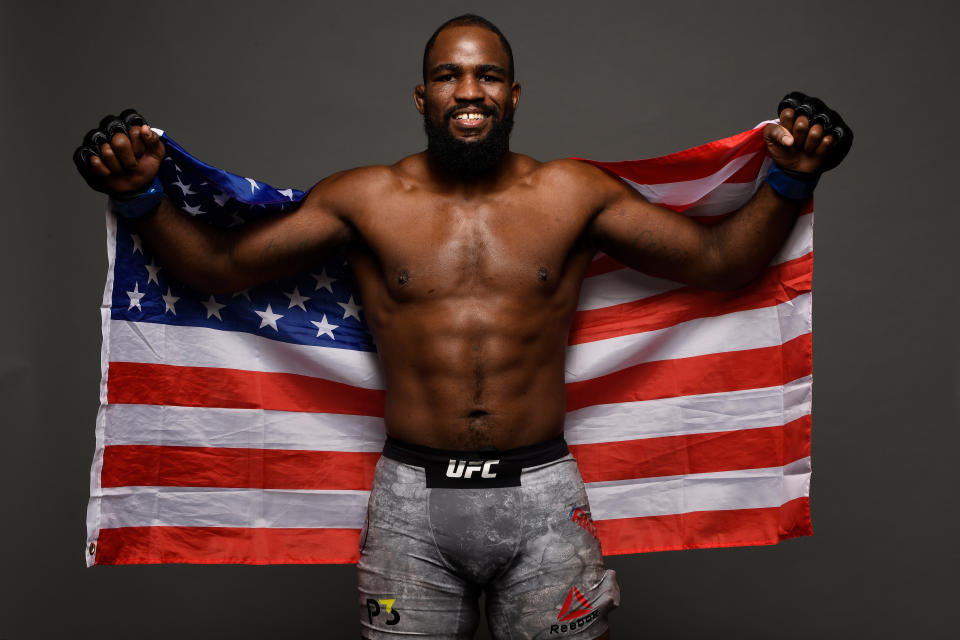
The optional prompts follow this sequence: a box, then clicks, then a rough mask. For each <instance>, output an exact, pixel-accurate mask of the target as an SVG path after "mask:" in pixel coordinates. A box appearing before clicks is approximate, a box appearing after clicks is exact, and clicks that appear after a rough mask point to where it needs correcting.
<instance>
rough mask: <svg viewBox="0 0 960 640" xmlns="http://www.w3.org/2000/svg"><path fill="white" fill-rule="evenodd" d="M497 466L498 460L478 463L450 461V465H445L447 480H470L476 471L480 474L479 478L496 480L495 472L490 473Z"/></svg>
mask: <svg viewBox="0 0 960 640" xmlns="http://www.w3.org/2000/svg"><path fill="white" fill-rule="evenodd" d="M497 464H500V461H499V460H487V461H486V462H480V461H479V460H471V461H469V462H468V461H466V460H451V461H450V464H448V465H447V477H448V478H468V479H469V478H472V477H473V474H474V473H476V472H477V471H479V472H480V477H481V478H496V477H497V472H496V471H491V469H493V467H494V466H495V465H497Z"/></svg>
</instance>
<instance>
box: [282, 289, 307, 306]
mask: <svg viewBox="0 0 960 640" xmlns="http://www.w3.org/2000/svg"><path fill="white" fill-rule="evenodd" d="M283 295H285V296H287V297H288V298H290V304H289V305H287V309H293V308H294V307H300V308H301V309H303V310H304V311H306V310H307V308H306V307H305V306H304V304H303V303H304V302H306V301H307V300H309V299H310V298H309V297H307V296H302V295H300V287H294V288H293V291H291V292H290V293H287V292H286V291H284V292H283Z"/></svg>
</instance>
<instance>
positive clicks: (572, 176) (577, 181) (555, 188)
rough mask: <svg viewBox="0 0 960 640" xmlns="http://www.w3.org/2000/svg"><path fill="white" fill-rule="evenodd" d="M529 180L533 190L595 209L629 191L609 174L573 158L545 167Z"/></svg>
mask: <svg viewBox="0 0 960 640" xmlns="http://www.w3.org/2000/svg"><path fill="white" fill-rule="evenodd" d="M529 180H530V183H531V186H534V187H536V188H538V189H541V190H547V191H549V192H551V193H555V194H557V195H558V196H560V197H562V198H565V199H570V200H575V201H577V202H580V203H582V204H583V205H584V206H588V207H591V208H594V207H599V206H602V205H603V204H604V203H606V202H608V201H609V200H611V199H612V198H616V197H618V195H619V194H620V193H621V192H622V191H623V189H624V187H625V185H624V184H623V182H622V181H620V180H619V179H617V178H616V177H614V176H613V175H612V174H610V173H608V172H607V171H604V170H603V169H600V168H599V167H597V166H594V165H592V164H590V163H589V162H584V161H583V160H576V159H573V158H562V159H559V160H551V161H549V162H544V163H541V164H540V165H539V166H538V167H537V168H536V169H535V170H534V171H532V172H531V173H530V176H529Z"/></svg>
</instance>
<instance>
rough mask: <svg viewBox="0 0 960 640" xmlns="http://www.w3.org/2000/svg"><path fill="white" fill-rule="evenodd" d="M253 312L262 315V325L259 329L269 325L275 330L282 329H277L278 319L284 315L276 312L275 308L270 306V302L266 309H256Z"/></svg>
mask: <svg viewBox="0 0 960 640" xmlns="http://www.w3.org/2000/svg"><path fill="white" fill-rule="evenodd" d="M253 312H254V313H255V314H257V315H258V316H260V326H259V327H258V328H259V329H263V328H264V327H266V326H267V325H269V326H270V328H271V329H273V330H274V331H280V329H277V320H279V319H280V318H282V317H283V316H282V315H280V314H279V313H274V312H273V309H271V308H270V305H269V304H268V305H267V310H266V311H257V310H256V309H254V310H253Z"/></svg>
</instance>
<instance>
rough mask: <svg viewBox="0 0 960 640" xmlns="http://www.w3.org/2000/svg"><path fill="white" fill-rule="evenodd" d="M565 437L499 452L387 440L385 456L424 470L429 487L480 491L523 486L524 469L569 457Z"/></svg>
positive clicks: (492, 449)
mask: <svg viewBox="0 0 960 640" xmlns="http://www.w3.org/2000/svg"><path fill="white" fill-rule="evenodd" d="M567 452H568V449H567V443H566V441H564V439H563V438H562V437H558V438H554V439H552V440H548V441H546V442H542V443H540V444H535V445H530V446H526V447H517V448H516V449H507V450H505V451H498V450H496V449H494V448H492V447H491V448H490V449H482V450H480V451H455V450H445V449H433V448H430V447H424V446H420V445H414V444H409V443H406V442H401V441H399V440H395V439H394V438H387V442H386V444H385V445H384V447H383V455H385V456H386V457H388V458H392V459H393V460H397V461H398V462H403V463H405V464H411V465H414V466H418V467H423V470H424V472H425V473H426V481H427V487H428V488H436V489H479V488H491V489H492V488H499V487H519V486H520V474H521V473H522V472H523V469H524V468H527V467H534V466H537V465H541V464H546V463H548V462H552V461H554V460H557V459H558V458H562V457H563V456H565V455H567Z"/></svg>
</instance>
